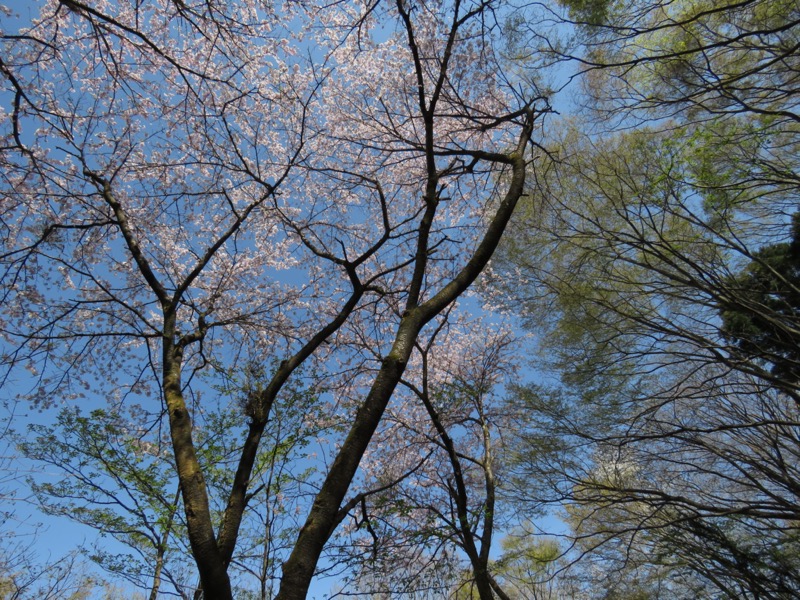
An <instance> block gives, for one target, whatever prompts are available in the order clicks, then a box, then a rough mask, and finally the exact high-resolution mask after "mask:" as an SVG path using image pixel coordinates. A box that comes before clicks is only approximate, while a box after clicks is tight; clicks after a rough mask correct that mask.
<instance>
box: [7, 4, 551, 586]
mask: <svg viewBox="0 0 800 600" xmlns="http://www.w3.org/2000/svg"><path fill="white" fill-rule="evenodd" d="M509 10H510V7H509V6H507V5H506V4H505V3H502V4H501V3H499V2H492V1H490V0H483V1H461V0H455V1H452V2H438V1H430V2H425V1H418V2H407V1H403V0H398V1H397V2H394V3H389V2H386V3H382V2H374V1H369V2H355V3H332V4H330V5H328V4H324V3H320V4H318V5H317V4H314V3H298V2H286V3H272V2H269V3H267V2H257V1H254V0H250V1H245V0H242V1H241V2H231V3H226V4H224V5H220V4H217V3H214V2H184V1H175V2H168V1H166V0H162V1H152V2H135V3H115V2H107V1H104V0H98V1H96V2H89V1H87V2H83V1H80V0H60V1H53V0H51V1H48V2H43V3H42V5H41V7H40V10H39V12H38V14H37V15H36V16H35V17H33V18H31V19H30V20H29V22H27V23H25V24H23V25H22V26H21V27H20V29H19V30H18V31H15V32H7V31H3V32H2V42H3V45H2V50H0V60H1V61H2V62H1V63H0V69H2V73H3V76H4V78H3V89H2V92H1V94H2V95H1V96H0V97H1V98H2V100H3V102H2V110H3V111H4V114H3V120H2V132H1V133H0V135H2V154H0V161H2V167H3V169H2V171H3V175H2V182H1V183H0V193H2V198H3V201H2V205H3V209H2V217H1V218H0V227H2V230H3V237H4V239H6V240H7V242H6V244H5V246H4V247H3V249H2V254H1V255H0V260H2V279H1V281H2V287H0V290H2V291H1V292H0V293H2V312H1V313H0V331H1V332H2V337H3V350H2V364H3V367H4V371H3V378H2V382H3V383H4V384H5V385H9V386H10V385H15V386H20V387H24V388H25V389H24V390H21V391H20V392H19V395H20V396H21V397H25V398H26V399H28V400H29V401H30V402H33V403H36V404H38V405H39V406H41V407H48V406H52V405H56V404H68V405H69V404H73V403H80V402H89V401H97V399H98V398H108V399H109V400H110V401H113V402H129V403H141V404H143V405H147V406H148V407H149V410H150V412H151V413H155V414H156V418H155V420H153V422H151V423H149V424H145V425H146V426H148V427H157V426H159V425H160V421H161V420H165V422H166V424H168V428H169V435H170V444H171V447H172V452H173V456H174V463H175V472H176V477H177V480H178V482H179V486H180V491H181V496H182V504H183V509H184V513H185V526H186V531H187V536H188V543H189V546H190V548H191V552H192V555H193V557H194V560H195V562H196V565H197V568H198V571H199V574H200V580H201V587H202V590H203V592H204V594H205V596H206V597H209V598H230V597H231V594H232V592H231V584H230V578H229V576H228V572H227V571H228V566H229V565H230V563H231V561H232V557H233V556H234V551H235V549H236V547H237V541H238V539H239V534H240V530H241V525H242V520H243V515H244V514H245V510H246V508H247V505H248V502H249V500H250V498H251V495H250V491H251V485H252V482H251V479H252V478H253V473H254V467H255V464H256V459H257V457H258V456H259V449H260V448H261V446H262V442H263V440H264V432H265V429H266V427H267V424H268V423H269V421H270V419H271V415H272V413H273V409H274V407H275V406H276V405H280V404H282V403H290V402H292V394H288V393H285V392H284V387H285V385H286V383H287V382H288V381H289V380H290V378H293V377H297V376H298V373H299V371H298V369H299V368H300V367H301V366H303V365H310V364H313V369H314V370H315V372H316V373H318V375H317V376H316V378H315V382H314V385H315V386H316V387H317V389H319V390H323V389H325V390H330V392H329V393H328V396H329V397H328V398H326V399H324V400H323V399H322V397H320V402H319V404H318V406H317V410H318V414H316V415H309V424H308V427H310V428H312V429H313V428H315V427H319V424H318V423H314V422H312V421H313V418H311V417H314V416H316V417H317V418H318V419H321V420H323V421H324V420H334V421H336V420H338V421H339V422H343V423H347V424H348V426H347V428H348V431H347V432H346V434H344V435H343V437H341V438H340V439H337V440H336V446H335V448H336V449H335V453H334V456H333V457H332V461H331V462H330V463H329V465H327V466H325V467H324V471H323V473H322V474H321V476H322V481H321V482H320V484H319V487H318V489H317V491H316V494H315V497H314V499H313V501H312V502H311V503H310V504H309V506H308V507H306V510H307V511H308V512H307V519H306V521H305V524H304V525H303V526H302V527H300V528H299V531H298V532H297V538H296V541H295V543H294V548H293V551H292V552H291V554H290V556H289V557H288V558H287V560H286V562H285V563H284V565H283V577H282V583H281V588H280V592H279V594H278V597H279V598H287V599H288V598H303V597H305V595H306V593H307V590H308V586H309V584H310V581H311V579H312V577H313V575H314V572H315V570H316V568H317V564H318V561H319V558H320V555H321V553H322V551H323V548H324V546H325V544H326V542H327V541H328V539H329V537H330V536H331V534H332V532H333V529H334V528H335V526H336V524H337V523H339V522H340V521H341V510H342V508H343V507H346V506H348V504H347V503H346V502H345V498H346V495H347V492H348V489H349V488H350V487H351V483H352V482H353V480H354V478H355V477H356V474H357V471H358V467H359V463H360V461H361V458H362V456H363V455H364V453H365V451H366V449H367V447H368V445H369V443H370V440H371V439H372V436H373V434H374V432H375V431H376V429H377V428H378V426H379V424H380V423H381V420H382V418H383V415H384V411H385V409H386V406H387V404H388V403H389V400H390V398H391V397H392V395H393V393H394V391H395V388H396V386H397V385H398V383H399V382H400V380H401V378H402V377H403V375H404V372H405V371H406V367H407V365H408V364H409V363H410V362H413V361H412V356H413V355H414V353H415V348H418V342H417V340H418V337H419V335H420V333H421V332H422V331H423V328H425V326H426V325H428V324H430V323H432V322H435V321H436V320H437V319H438V318H439V317H440V315H442V314H443V313H445V312H446V311H448V310H449V308H450V307H451V306H452V305H453V303H454V302H455V300H456V299H457V298H458V297H459V296H461V295H462V294H463V293H464V291H465V290H466V289H467V288H468V287H469V286H470V285H471V284H472V283H473V282H474V280H475V279H476V278H477V277H478V275H479V274H480V273H481V271H482V270H483V269H484V268H485V266H486V265H487V263H488V261H489V259H490V258H491V256H492V253H493V252H494V249H495V248H496V246H497V244H498V242H499V240H500V238H501V236H502V234H503V231H504V229H505V226H506V224H507V222H508V220H509V218H510V216H511V214H512V213H513V211H514V208H515V206H516V204H517V201H518V200H519V198H520V196H521V195H522V194H523V191H524V182H525V174H526V170H527V169H528V168H529V165H530V164H531V154H530V152H529V149H530V148H531V147H534V146H533V144H532V136H533V133H534V129H535V126H536V125H537V124H538V120H537V117H539V116H540V115H542V114H544V113H546V112H548V104H547V99H546V98H545V97H544V96H543V94H542V93H540V91H539V90H538V88H537V87H536V86H535V85H533V84H531V83H530V80H529V79H525V80H523V79H518V78H515V76H514V71H513V70H511V69H509V68H507V67H508V65H507V64H506V61H505V58H504V55H503V53H502V43H503V40H502V35H501V34H502V32H501V25H502V22H503V19H504V18H505V16H504V15H505V14H506V11H509ZM22 18H23V17H22V16H20V19H22ZM253 364H258V365H261V367H262V368H263V369H264V370H265V371H269V372H268V374H267V375H265V376H264V377H263V384H262V385H260V386H258V388H256V389H253V390H251V393H250V394H249V395H248V396H247V398H246V401H245V402H243V403H242V406H241V408H240V414H239V418H240V420H239V425H238V429H237V430H235V432H234V433H231V435H234V434H235V435H238V436H239V437H238V443H237V444H236V445H237V447H238V449H239V450H238V456H237V458H236V460H235V461H234V462H235V464H234V465H233V466H231V471H230V478H229V486H228V489H227V490H226V491H225V493H224V497H222V498H216V497H214V494H213V490H212V489H211V488H210V487H209V485H208V483H207V479H208V476H209V474H208V472H206V469H205V467H204V464H203V461H202V460H201V458H200V457H199V449H198V445H197V439H198V436H199V435H200V433H199V432H200V431H201V430H202V428H203V427H204V423H205V419H206V412H205V411H204V403H205V402H206V400H205V398H207V397H208V395H209V394H210V393H211V394H213V393H214V392H213V390H219V389H221V387H222V386H220V385H217V384H215V383H214V381H215V380H216V381H219V382H221V381H226V380H227V379H228V378H229V377H230V373H232V372H236V370H237V369H238V370H243V369H245V368H248V366H249V365H253ZM26 372H27V374H26V375H23V374H24V373H26ZM209 390H212V391H211V392H210V391H209ZM201 437H202V436H201ZM217 502H219V503H221V505H222V506H223V507H224V508H223V509H222V510H221V517H220V519H219V521H218V523H216V522H215V519H214V518H213V514H212V513H213V512H214V511H213V509H212V507H213V505H214V504H215V503H217Z"/></svg>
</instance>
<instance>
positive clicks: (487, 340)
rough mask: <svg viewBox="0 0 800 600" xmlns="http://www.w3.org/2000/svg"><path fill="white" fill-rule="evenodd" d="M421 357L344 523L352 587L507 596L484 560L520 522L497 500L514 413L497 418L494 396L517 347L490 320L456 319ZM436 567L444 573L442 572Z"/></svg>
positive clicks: (423, 345)
mask: <svg viewBox="0 0 800 600" xmlns="http://www.w3.org/2000/svg"><path fill="white" fill-rule="evenodd" d="M476 331H478V332H481V333H482V336H481V337H482V338H484V339H476V337H475V335H474V332H476ZM440 341H441V342H444V341H446V344H440V343H439V342H440ZM417 349H418V353H417V360H418V361H419V366H418V367H417V368H413V369H409V372H408V375H407V376H406V377H404V378H403V379H402V381H401V383H402V385H403V390H402V391H403V392H404V393H400V394H397V395H396V397H395V399H394V400H393V402H392V404H391V405H390V406H389V408H388V410H387V415H386V418H385V419H384V424H383V426H382V427H381V429H380V431H379V432H378V434H377V438H376V439H377V440H379V443H378V444H376V445H375V446H373V448H372V449H371V450H369V451H368V453H367V457H365V460H364V470H365V472H366V473H367V475H368V477H369V479H370V481H371V482H372V488H373V489H375V492H374V493H371V494H367V495H365V496H364V497H363V498H362V501H361V506H360V507H359V510H358V511H357V512H354V514H353V515H352V517H351V521H350V526H351V530H352V533H351V535H352V536H353V538H354V541H353V542H352V544H351V545H350V549H351V552H355V554H356V557H357V558H361V562H360V564H359V566H358V568H357V569H354V571H355V572H356V574H357V578H358V579H357V580H358V583H359V587H360V588H364V589H368V590H370V591H372V592H373V593H374V592H380V593H387V594H389V593H391V592H392V591H395V592H397V591H400V590H402V591H403V592H404V593H410V592H412V591H416V592H418V591H419V590H425V589H430V588H431V586H432V585H433V583H432V582H436V583H437V584H438V587H437V588H436V589H437V591H438V593H439V594H440V595H442V594H447V593H454V592H458V590H465V589H473V590H474V592H475V595H476V597H480V598H489V599H492V598H508V595H507V594H506V593H505V592H504V590H503V586H502V585H501V583H500V582H498V579H497V578H496V577H495V573H494V569H493V567H494V564H493V563H494V561H493V556H494V555H493V554H491V553H492V550H493V549H496V545H497V544H496V537H497V534H498V533H499V531H502V530H503V529H506V528H507V526H508V525H509V524H511V525H513V524H516V523H517V520H516V519H515V518H514V516H513V514H511V511H509V510H507V508H508V505H507V504H505V503H503V502H501V495H502V492H501V484H502V481H503V476H502V473H503V467H504V463H505V462H506V461H505V460H504V453H505V448H504V444H503V443H502V435H501V432H502V431H503V430H506V429H509V428H514V427H515V425H516V423H515V419H516V418H518V417H519V415H515V414H512V413H511V412H510V411H505V410H502V408H505V406H503V407H502V408H501V402H500V401H499V398H498V395H499V389H500V386H501V385H502V384H503V383H504V382H506V381H507V380H508V379H509V378H511V377H513V375H514V374H515V362H516V360H517V359H516V353H517V351H518V350H519V344H518V343H517V340H516V339H515V337H514V336H513V335H512V334H511V332H510V331H509V330H508V329H507V328H506V327H504V326H497V325H493V324H492V323H491V322H489V321H488V320H487V319H470V320H466V321H464V320H459V319H455V318H454V319H453V321H442V322H440V323H439V326H438V327H437V328H435V329H434V330H433V331H432V332H431V333H430V335H429V336H426V337H424V338H423V339H420V340H419V342H418V344H417ZM387 449H389V451H388V452H387V451H386V450H387ZM421 541H424V544H423V543H421ZM364 557H367V559H366V560H364ZM442 565H448V566H447V569H449V576H448V577H441V576H440V575H439V573H438V570H439V569H440V568H441V567H442ZM378 573H380V576H378ZM458 593H461V592H458Z"/></svg>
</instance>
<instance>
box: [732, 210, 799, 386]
mask: <svg viewBox="0 0 800 600" xmlns="http://www.w3.org/2000/svg"><path fill="white" fill-rule="evenodd" d="M726 283H727V286H728V288H729V289H730V296H729V298H730V300H728V301H727V302H722V303H721V310H720V313H721V315H722V320H723V332H724V334H725V335H726V336H727V337H728V338H729V339H731V340H732V341H733V342H734V343H735V344H736V345H737V346H738V348H739V349H740V350H741V352H742V354H743V355H744V356H745V357H748V358H755V359H758V360H766V361H767V362H768V363H770V364H771V365H772V371H773V373H774V374H775V375H776V376H777V377H779V378H781V379H786V380H788V381H790V382H796V381H797V380H798V376H800V333H798V332H800V213H795V215H794V217H793V219H792V240H791V242H785V243H780V244H772V245H770V246H766V247H764V248H762V249H761V250H759V251H758V252H756V253H755V254H754V255H753V259H752V261H751V262H750V263H749V264H748V265H747V266H746V267H745V268H744V269H742V271H741V272H740V273H738V274H737V275H735V276H733V277H731V278H730V279H729V280H728V281H727V282H726Z"/></svg>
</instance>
